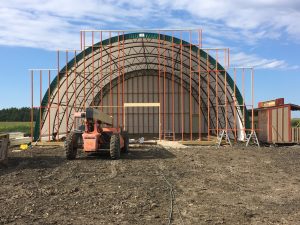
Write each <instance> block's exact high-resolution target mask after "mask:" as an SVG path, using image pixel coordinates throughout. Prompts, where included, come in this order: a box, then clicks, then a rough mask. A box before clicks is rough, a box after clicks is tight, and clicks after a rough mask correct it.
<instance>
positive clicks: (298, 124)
mask: <svg viewBox="0 0 300 225" xmlns="http://www.w3.org/2000/svg"><path fill="white" fill-rule="evenodd" d="M292 127H300V118H293V119H292Z"/></svg>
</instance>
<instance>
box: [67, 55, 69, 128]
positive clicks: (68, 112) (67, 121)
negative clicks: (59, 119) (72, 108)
mask: <svg viewBox="0 0 300 225" xmlns="http://www.w3.org/2000/svg"><path fill="white" fill-rule="evenodd" d="M68 54H69V53H68V50H66V121H67V125H66V134H67V133H68V128H69V94H68V92H69V90H68V89H69V74H68Z"/></svg>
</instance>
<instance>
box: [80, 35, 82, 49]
mask: <svg viewBox="0 0 300 225" xmlns="http://www.w3.org/2000/svg"><path fill="white" fill-rule="evenodd" d="M80 50H81V51H82V31H80Z"/></svg>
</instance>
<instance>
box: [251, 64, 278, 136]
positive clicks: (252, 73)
mask: <svg viewBox="0 0 300 225" xmlns="http://www.w3.org/2000/svg"><path fill="white" fill-rule="evenodd" d="M251 102H252V109H251V121H252V124H251V132H252V131H254V108H253V106H254V71H253V68H251ZM277 112H278V109H277ZM277 118H278V117H277ZM277 136H278V135H277Z"/></svg>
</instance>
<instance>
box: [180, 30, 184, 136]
mask: <svg viewBox="0 0 300 225" xmlns="http://www.w3.org/2000/svg"><path fill="white" fill-rule="evenodd" d="M182 47H183V46H182V32H180V88H181V91H180V95H181V140H182V141H183V138H184V137H183V132H184V112H183V109H184V101H183V97H184V93H183V77H182V70H183V66H182V60H183V55H182Z"/></svg>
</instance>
